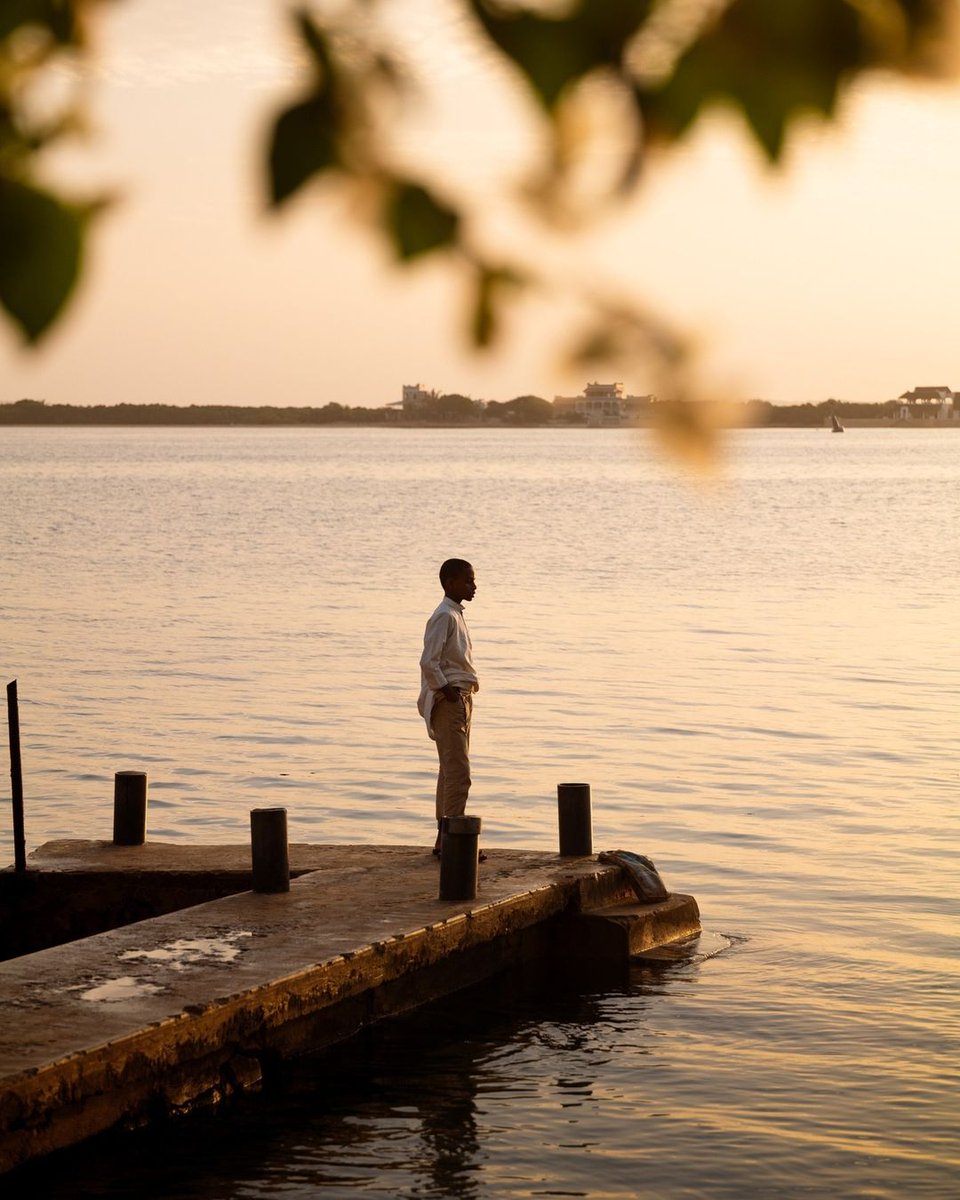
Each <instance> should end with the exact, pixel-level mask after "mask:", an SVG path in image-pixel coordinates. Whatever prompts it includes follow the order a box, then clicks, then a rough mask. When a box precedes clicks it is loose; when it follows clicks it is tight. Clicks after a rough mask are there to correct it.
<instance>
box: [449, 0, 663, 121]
mask: <svg viewBox="0 0 960 1200" xmlns="http://www.w3.org/2000/svg"><path fill="white" fill-rule="evenodd" d="M653 4H654V0H580V2H579V3H577V4H576V5H575V7H574V10H573V11H572V12H571V13H569V14H568V15H565V16H564V15H561V16H539V15H537V14H536V13H531V12H523V11H518V10H516V9H504V8H501V7H498V6H495V5H493V4H491V3H490V0H471V7H472V8H473V11H474V12H475V13H476V15H477V18H478V19H479V21H480V23H481V25H482V26H483V28H484V29H485V30H486V32H487V34H488V36H489V37H490V38H491V39H492V40H493V41H494V42H495V43H496V45H497V46H498V47H499V48H500V49H501V50H502V51H503V52H504V54H506V55H508V56H509V57H510V58H511V59H513V61H514V63H516V65H517V66H518V67H519V68H520V70H521V71H523V73H524V74H525V75H526V76H527V78H528V79H529V80H530V83H531V84H532V86H533V89H534V91H535V92H536V93H537V95H538V96H539V97H540V99H541V100H542V101H543V103H544V105H545V106H546V107H547V108H548V109H553V107H554V106H555V105H556V103H557V100H558V99H559V98H560V94H561V93H562V92H563V89H564V88H565V87H566V86H567V85H568V84H570V83H572V82H573V81H574V80H576V79H580V78H582V76H584V75H587V74H589V72H591V71H593V70H595V69H596V68H598V67H603V66H612V67H614V68H615V69H617V70H619V69H620V67H621V63H622V59H623V52H624V48H625V46H626V45H627V43H628V42H629V41H630V39H631V38H632V37H633V35H634V34H635V33H636V31H637V30H638V29H639V27H640V26H641V25H642V24H643V22H644V21H645V20H646V18H647V15H648V14H649V12H650V9H651V8H652V7H653Z"/></svg>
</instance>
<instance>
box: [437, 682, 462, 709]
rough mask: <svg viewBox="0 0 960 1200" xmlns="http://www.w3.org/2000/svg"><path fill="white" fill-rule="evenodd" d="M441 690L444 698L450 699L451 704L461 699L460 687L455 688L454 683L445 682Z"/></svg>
mask: <svg viewBox="0 0 960 1200" xmlns="http://www.w3.org/2000/svg"><path fill="white" fill-rule="evenodd" d="M440 690H441V691H442V692H443V695H444V699H446V700H449V701H450V703H451V704H456V702H457V701H458V700H459V699H460V689H459V688H455V687H454V686H453V684H452V683H445V684H444V685H443V687H442V688H441V689H440Z"/></svg>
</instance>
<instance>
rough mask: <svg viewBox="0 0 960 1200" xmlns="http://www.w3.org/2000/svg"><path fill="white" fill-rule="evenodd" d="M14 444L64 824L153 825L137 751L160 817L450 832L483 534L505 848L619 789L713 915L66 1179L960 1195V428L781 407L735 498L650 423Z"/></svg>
mask: <svg viewBox="0 0 960 1200" xmlns="http://www.w3.org/2000/svg"><path fill="white" fill-rule="evenodd" d="M0 436H2V454H0V512H2V514H3V516H2V523H0V564H2V585H0V616H2V643H0V667H2V670H3V673H4V675H5V676H6V678H7V679H12V678H17V679H18V681H19V691H20V698H21V725H22V730H23V757H24V772H25V780H26V793H27V814H26V817H27V836H28V841H29V844H30V846H31V847H32V846H35V845H38V844H40V843H41V842H43V841H45V840H47V839H50V838H56V837H68V836H73V837H76V836H80V837H109V835H110V825H111V805H112V778H113V773H114V771H116V770H121V769H127V768H130V769H145V770H146V771H147V772H148V774H149V778H150V817H149V820H150V836H151V837H152V838H155V839H161V840H170V841H194V842H197V841H204V842H217V841H234V842H237V841H245V840H246V837H247V827H248V824H247V823H248V817H247V814H248V810H249V809H250V808H253V807H256V806H258V805H263V804H278V803H279V804H283V805H285V806H286V807H287V808H288V810H289V820H290V834H291V838H292V839H293V840H298V841H327V842H410V843H417V844H424V845H425V844H427V842H428V841H429V840H430V839H431V838H432V835H433V828H432V826H433V821H432V798H431V796H432V784H433V773H434V757H433V748H432V745H431V744H430V743H429V742H428V741H427V739H426V736H425V733H424V731H423V728H422V725H421V723H420V721H419V718H418V717H417V715H416V710H415V707H414V705H415V698H416V693H417V689H418V668H417V659H418V656H419V649H420V638H421V634H422V629H423V624H424V621H425V619H426V617H427V615H428V613H429V612H430V611H431V609H432V608H433V606H434V605H435V603H436V602H437V600H438V598H439V587H438V584H437V583H436V579H435V572H436V567H437V566H438V564H439V562H440V561H441V560H442V559H443V558H445V557H447V556H449V555H454V554H455V555H462V556H464V557H468V558H469V559H470V560H471V561H472V562H473V563H474V564H475V566H476V569H477V577H478V582H479V589H478V593H477V597H476V600H475V601H474V602H473V604H472V606H470V607H469V609H468V614H467V615H468V620H469V622H470V625H471V629H472V631H473V635H474V642H475V647H476V657H477V661H478V666H479V670H480V674H481V692H480V694H479V696H478V698H477V705H476V712H475V734H474V758H475V786H474V793H473V800H472V805H471V807H472V809H473V811H475V812H478V813H480V814H481V815H482V816H483V818H484V841H485V843H486V844H487V845H491V846H497V845H503V846H529V847H533V848H544V849H551V848H553V847H554V845H555V833H554V825H555V804H556V801H555V795H556V791H555V787H556V783H557V782H559V781H562V780H567V779H583V780H586V781H588V782H590V783H591V784H592V786H593V796H594V825H595V839H594V840H595V844H596V845H597V848H598V849H603V848H615V847H622V848H625V849H635V850H640V851H643V852H646V853H648V854H650V855H651V856H652V857H653V858H654V860H655V861H656V862H657V864H658V866H659V867H660V869H661V872H662V873H663V875H664V877H665V879H666V881H667V884H668V886H671V887H673V888H674V889H677V890H686V891H691V892H693V893H694V894H695V895H696V896H697V898H698V900H699V902H700V906H701V909H702V912H703V920H704V926H705V929H706V930H707V935H708V936H707V937H705V939H704V941H703V948H702V952H701V953H700V954H697V955H694V956H693V957H691V958H690V959H689V960H687V961H685V962H681V963H678V964H677V965H676V966H672V967H669V968H667V969H665V970H658V971H656V972H654V973H651V972H650V971H649V970H647V971H643V972H637V973H636V974H635V976H634V977H633V979H632V980H631V982H630V984H629V986H627V987H619V988H612V989H607V990H604V989H599V990H595V991H592V992H583V991H579V992H573V993H570V994H565V993H558V992H557V991H556V990H553V989H551V990H550V991H549V992H547V993H546V994H544V993H543V992H537V991H531V990H530V989H528V988H522V987H520V985H519V984H518V983H517V982H516V981H507V982H506V984H505V985H503V986H500V985H498V986H497V988H495V989H494V990H493V991H492V992H491V991H488V992H485V993H484V994H483V995H482V996H480V997H474V998H467V999H464V1000H463V1001H462V1002H461V1001H450V1002H447V1003H446V1004H445V1005H444V1006H441V1007H440V1009H439V1010H438V1011H436V1012H434V1013H432V1014H430V1016H429V1018H428V1019H426V1020H415V1021H411V1022H408V1023H406V1024H404V1025H402V1026H399V1027H398V1028H397V1030H395V1031H394V1032H392V1033H389V1034H387V1035H383V1034H377V1035H375V1036H372V1037H371V1038H368V1039H366V1040H364V1041H363V1042H361V1043H360V1044H358V1045H357V1046H355V1047H352V1048H351V1050H350V1053H349V1054H347V1055H344V1056H342V1057H340V1058H335V1059H325V1060H322V1062H321V1063H319V1064H315V1065H313V1066H311V1065H310V1064H307V1065H306V1066H305V1067H304V1068H303V1069H302V1071H300V1072H298V1074H297V1079H296V1082H295V1084H294V1083H291V1086H290V1088H289V1089H288V1090H287V1091H286V1092H284V1094H283V1095H282V1096H280V1097H269V1098H268V1097H259V1098H254V1099H253V1100H251V1101H250V1102H246V1101H245V1102H244V1104H243V1105H242V1106H241V1107H240V1109H239V1110H238V1111H236V1112H234V1113H233V1114H232V1115H230V1117H229V1118H222V1119H221V1118H217V1119H215V1120H213V1121H210V1120H208V1119H206V1118H204V1119H202V1120H199V1121H197V1122H194V1123H192V1124H190V1128H189V1130H187V1131H184V1130H183V1129H182V1128H181V1129H180V1130H179V1131H178V1132H177V1133H176V1134H175V1135H174V1137H173V1138H172V1139H171V1141H170V1145H169V1147H167V1148H166V1149H163V1148H161V1150H160V1152H156V1153H151V1154H150V1155H144V1154H140V1153H139V1151H138V1152H137V1153H135V1154H131V1155H129V1156H128V1161H126V1162H125V1163H123V1167H122V1170H118V1171H116V1172H114V1174H113V1175H112V1176H110V1177H109V1178H107V1177H106V1176H104V1174H103V1169H102V1167H103V1164H102V1162H101V1161H100V1160H98V1159H97V1157H96V1156H95V1155H94V1156H87V1157H86V1158H84V1157H83V1156H80V1157H79V1158H78V1160H76V1162H74V1164H73V1165H72V1166H71V1168H70V1172H69V1177H68V1178H66V1179H65V1181H63V1182H62V1183H61V1184H57V1183H56V1181H55V1180H54V1181H48V1184H47V1186H48V1187H49V1188H50V1189H51V1194H63V1195H67V1194H71V1193H70V1188H76V1187H77V1186H78V1182H77V1181H78V1179H80V1180H82V1185H83V1190H84V1191H85V1192H86V1193H87V1194H90V1195H96V1194H111V1195H116V1194H129V1195H133V1194H137V1195H150V1196H199V1197H205V1198H207V1200H211V1198H213V1197H233V1196H244V1197H248V1196H249V1197H265V1196H268V1195H270V1196H273V1195H275V1194H282V1195H285V1196H293V1197H301V1196H303V1197H306V1196H312V1195H316V1194H322V1195H324V1196H327V1195H329V1196H337V1195H344V1196H349V1195H355V1194H357V1193H364V1192H368V1193H371V1194H378V1195H387V1196H467V1197H485V1196H504V1197H507V1196H509V1197H529V1196H557V1195H565V1196H571V1195H574V1196H591V1197H633V1196H643V1197H727V1196H729V1197H743V1196H750V1197H768V1196H786V1197H792V1196H798V1197H800V1196H822V1197H846V1196H851V1197H852V1196H865V1197H866V1196H869V1197H898V1198H900V1197H903V1196H909V1197H953V1196H955V1195H957V1194H958V1192H960V1141H958V1135H960V1086H958V1076H960V969H958V959H960V939H958V933H960V922H958V914H960V872H958V869H957V852H956V847H957V845H958V835H960V754H958V729H960V699H958V697H960V621H958V617H960V612H958V583H960V504H958V491H960V434H958V433H957V432H956V431H950V430H944V431H900V430H861V431H857V430H848V432H847V433H846V434H845V435H844V436H843V437H832V436H830V435H829V434H827V433H825V432H820V431H800V430H795V431H793V430H791V431H784V432H772V431H755V432H743V433H739V434H736V435H733V436H732V437H731V439H730V442H729V445H728V461H727V466H726V472H725V476H724V478H723V479H722V480H721V481H720V482H718V483H715V484H713V485H709V486H706V485H700V484H697V483H694V482H691V481H690V480H689V479H687V478H686V477H684V476H682V475H679V474H677V473H676V472H675V471H674V469H673V468H672V467H671V466H670V464H668V463H665V462H664V461H663V460H662V459H661V458H660V457H659V456H658V453H657V452H656V451H655V449H654V448H653V447H652V446H651V445H650V443H649V442H648V441H647V440H645V437H644V435H642V434H637V433H634V432H629V431H620V430H602V431H593V430H568V431H554V430H544V431H538V430H527V431H515V432H508V431H503V430H448V431H447V430H415V431H414V430H304V431H290V430H274V429H264V430H235V429H206V430H152V429H150V430H93V429H89V430H86V429H62V430H58V429H44V430H38V429H7V430H4V431H3V433H2V435H0ZM0 842H2V845H0V850H2V851H3V855H2V857H3V860H4V861H10V860H11V859H12V849H11V839H10V834H9V819H8V818H4V819H3V821H2V826H0ZM714 950H718V951H720V952H719V953H712V952H713V951H714ZM707 951H709V952H710V955H709V956H708V955H707V953H706V952H707ZM188 1124H189V1123H188ZM58 1188H60V1189H61V1190H60V1191H58V1190H57V1189H58ZM74 1194H75V1193H74Z"/></svg>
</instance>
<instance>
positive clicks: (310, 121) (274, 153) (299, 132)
mask: <svg viewBox="0 0 960 1200" xmlns="http://www.w3.org/2000/svg"><path fill="white" fill-rule="evenodd" d="M334 127H335V117H334V108H333V104H332V102H331V99H330V96H329V94H328V93H326V92H324V93H322V94H319V95H316V96H312V97H311V98H310V99H309V100H305V101H303V102H302V103H300V104H295V105H294V106H293V107H292V108H288V109H287V110H286V112H283V113H281V114H280V116H279V117H278V118H277V121H276V124H275V125H274V127H273V135H272V138H271V141H270V155H269V172H270V201H271V203H272V204H273V206H274V207H275V208H276V207H278V206H279V205H281V204H283V202H284V201H285V200H289V198H290V197H291V196H292V195H293V194H294V192H296V191H297V190H298V189H299V188H301V187H302V186H303V185H304V184H305V183H306V182H307V180H308V179H310V178H311V176H313V175H317V174H319V173H320V172H322V171H326V170H329V168H330V167H333V166H336V165H337V161H338V154H337V145H336V140H335V134H334Z"/></svg>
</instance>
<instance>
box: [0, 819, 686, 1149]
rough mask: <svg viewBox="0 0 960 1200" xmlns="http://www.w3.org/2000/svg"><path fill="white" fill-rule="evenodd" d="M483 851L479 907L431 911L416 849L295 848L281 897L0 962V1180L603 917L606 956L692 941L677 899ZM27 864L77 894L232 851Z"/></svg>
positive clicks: (433, 884) (205, 868) (526, 857)
mask: <svg viewBox="0 0 960 1200" xmlns="http://www.w3.org/2000/svg"><path fill="white" fill-rule="evenodd" d="M488 854H489V861H488V862H486V863H485V864H484V867H483V872H482V876H481V879H480V890H479V894H478V897H477V899H475V900H472V901H469V902H444V901H438V900H437V862H436V859H435V858H434V857H433V856H432V855H431V854H430V853H429V851H428V850H425V849H420V848H415V847H399V846H394V847H374V846H312V847H303V846H296V845H294V846H291V847H290V866H291V874H292V875H294V876H295V878H293V879H292V881H291V885H290V891H289V893H286V894H260V893H255V892H252V891H243V892H239V893H238V894H234V895H226V896H224V897H223V898H222V899H217V900H212V901H208V902H207V903H203V904H199V905H195V906H194V907H190V908H186V909H182V910H180V911H176V912H167V913H166V914H165V915H162V916H158V917H154V918H152V919H150V920H144V921H139V922H136V923H134V924H129V925H126V926H124V927H123V928H118V929H111V930H109V931H108V932H103V933H98V934H96V935H94V936H91V937H85V938H82V939H81V940H79V941H74V942H71V943H69V944H67V945H62V946H55V947H53V948H50V949H46V950H41V951H38V952H36V953H33V954H27V955H25V956H23V957H20V958H14V959H11V960H10V961H8V962H5V963H0V1005H2V1006H3V1010H4V1012H5V1014H6V1019H5V1020H4V1022H3V1023H2V1026H0V1171H6V1170H10V1169H11V1168H13V1167H15V1166H17V1165H18V1164H20V1163H23V1162H26V1161H27V1160H29V1159H31V1158H34V1157H36V1156H38V1155H43V1154H46V1153H49V1152H50V1151H53V1150H56V1149H58V1148H61V1147H65V1146H69V1145H72V1144H74V1143H76V1142H79V1141H81V1140H82V1139H84V1138H87V1137H90V1136H92V1135H94V1134H96V1133H99V1132H101V1131H104V1130H107V1129H110V1128H112V1127H114V1126H118V1125H123V1124H127V1125H129V1124H140V1123H143V1122H145V1121H148V1120H150V1119H152V1118H153V1117H156V1116H161V1115H163V1114H166V1113H174V1112H178V1111H183V1110H186V1109H189V1108H191V1107H194V1106H196V1105H201V1104H206V1103H216V1102H217V1101H218V1100H219V1099H221V1098H222V1097H223V1096H224V1095H227V1094H229V1093H230V1092H232V1091H236V1090H239V1089H242V1088H249V1087H255V1086H257V1084H258V1083H259V1081H260V1080H261V1078H262V1077H263V1076H264V1074H265V1073H267V1072H269V1071H270V1069H271V1067H272V1065H273V1064H275V1063H276V1062H277V1061H279V1060H281V1059H283V1058H286V1057H290V1056H294V1055H298V1054H302V1053H307V1052H310V1051H313V1050H317V1049H320V1048H322V1047H323V1046H326V1045H329V1044H331V1043H333V1042H335V1041H339V1040H342V1039H344V1038H347V1037H349V1036H350V1035H351V1034H353V1033H354V1032H356V1031H357V1030H358V1029H359V1028H360V1027H362V1026H363V1025H365V1024H368V1023H370V1022H372V1021H375V1020H379V1019H381V1018H384V1017H387V1016H390V1015H392V1014H396V1013H400V1012H403V1011H406V1010H409V1009H411V1008H414V1007H417V1006H418V1005H420V1004H423V1003H426V1002H428V1001H430V1000H433V999H436V998H437V997H439V996H442V995H444V994H447V993H450V992H453V991H456V990H458V989H460V988H463V987H467V986H469V985H470V984H472V983H475V982H477V981H479V980H481V979H483V978H485V977H487V976H489V975H492V974H494V973H495V972H496V971H498V970H500V969H502V968H504V967H507V966H510V965H511V964H513V963H516V962H519V961H529V960H530V958H531V957H535V956H537V955H551V954H552V955H557V956H559V955H562V956H563V958H564V959H567V958H569V957H576V956H577V953H578V951H577V947H578V946H579V947H584V948H585V953H587V954H588V956H589V955H592V954H594V953H595V949H596V946H597V944H598V936H597V924H596V923H597V922H598V921H599V922H600V925H601V926H604V924H605V923H604V909H605V908H607V907H610V908H611V909H612V911H613V912H615V914H616V915H615V917H614V918H613V920H614V926H615V927H614V926H611V927H610V929H609V930H608V931H607V932H608V934H609V936H608V937H607V942H608V943H609V945H610V946H611V947H612V951H611V952H612V953H614V954H629V953H630V952H631V947H640V946H643V947H646V946H649V945H653V944H662V943H665V942H671V941H676V940H679V939H683V938H687V937H690V936H692V935H694V934H696V933H697V932H699V928H700V926H699V913H698V910H697V905H696V901H695V900H694V899H693V897H692V896H680V895H677V894H675V895H673V896H672V897H671V898H670V900H668V901H664V902H663V903H662V904H657V905H637V904H634V903H632V895H633V894H632V892H631V890H630V888H629V885H628V882H627V880H626V877H625V875H624V874H623V873H622V872H621V870H620V868H619V867H616V866H605V865H603V864H600V863H598V862H597V861H596V860H595V859H593V858H580V859H570V858H563V859H561V858H560V857H559V856H557V855H554V854H545V853H537V852H530V851H519V850H491V851H488ZM29 867H30V870H28V872H27V874H28V875H31V874H33V875H35V876H36V875H56V876H57V877H58V878H59V879H60V880H61V881H68V882H70V881H71V880H72V882H73V883H74V885H75V886H79V885H80V883H81V882H82V880H83V879H85V878H89V877H96V876H98V875H100V876H103V875H104V874H109V875H110V876H113V877H118V876H119V877H121V878H122V877H123V875H124V874H125V873H128V874H129V875H130V876H131V877H133V876H136V877H137V878H138V879H139V880H140V886H141V887H142V886H144V881H145V880H153V884H154V886H155V887H156V888H160V889H161V890H162V888H163V881H164V876H165V875H166V876H169V877H170V879H171V880H178V881H180V885H182V882H183V879H184V877H185V876H186V875H188V874H190V872H194V873H196V874H198V875H202V876H204V877H207V878H209V877H210V876H211V875H217V874H219V875H220V876H221V877H222V880H223V883H224V886H227V884H228V883H229V881H230V880H233V881H234V882H236V881H237V880H241V881H242V880H243V878H244V869H246V872H247V873H249V848H248V847H197V846H193V847H190V846H179V845H169V846H163V845H158V844H156V843H147V844H146V845H145V846H141V847H136V848H134V847H129V848H127V847H114V846H111V845H109V844H108V843H77V842H71V843H54V844H52V845H51V846H49V847H43V848H41V850H39V851H37V852H35V853H34V854H33V855H32V856H31V858H30V860H29ZM231 886H232V885H231ZM241 886H242V883H241ZM247 886H249V884H248V885H247ZM585 922H587V923H589V924H590V929H589V930H586V929H585V926H584V923H585ZM624 930H626V932H624Z"/></svg>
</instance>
